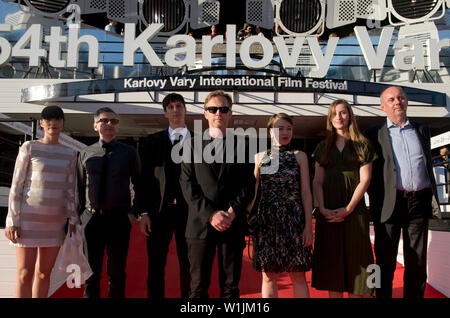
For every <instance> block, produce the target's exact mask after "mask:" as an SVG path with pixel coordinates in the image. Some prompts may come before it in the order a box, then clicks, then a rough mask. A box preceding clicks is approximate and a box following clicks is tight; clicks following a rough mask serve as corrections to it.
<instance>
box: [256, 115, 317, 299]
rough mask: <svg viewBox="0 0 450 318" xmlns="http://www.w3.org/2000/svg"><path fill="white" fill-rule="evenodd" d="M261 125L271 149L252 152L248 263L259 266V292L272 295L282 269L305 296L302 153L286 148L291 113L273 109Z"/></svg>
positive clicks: (307, 261) (306, 216) (306, 204)
mask: <svg viewBox="0 0 450 318" xmlns="http://www.w3.org/2000/svg"><path fill="white" fill-rule="evenodd" d="M267 127H268V129H269V133H270V135H271V137H272V149H271V150H270V151H267V152H264V153H259V154H256V156H255V177H256V180H257V182H256V187H258V185H259V186H260V190H261V199H260V201H259V205H258V212H257V220H258V221H257V223H258V232H257V233H256V234H255V235H254V237H253V239H254V240H253V241H254V243H253V255H254V257H253V267H254V268H255V269H256V270H257V271H260V272H262V297H264V298H273V297H278V284H277V276H278V273H282V272H289V274H290V278H291V281H292V284H293V287H294V297H309V290H308V284H307V282H306V277H305V271H308V270H310V268H311V262H312V260H311V258H312V257H311V245H312V239H313V235H312V223H311V222H312V221H311V219H312V216H311V211H312V195H311V190H310V179H309V171H308V169H309V168H308V158H307V156H306V154H305V153H304V152H301V151H296V150H295V151H294V150H292V149H290V148H289V143H290V141H291V138H292V119H291V117H289V116H288V115H286V114H283V113H280V114H277V115H274V116H272V118H271V119H270V120H269V123H268V125H267ZM277 159H279V160H277ZM256 190H257V189H256ZM253 204H254V201H253V203H252V204H251V206H250V208H251V207H252V206H253Z"/></svg>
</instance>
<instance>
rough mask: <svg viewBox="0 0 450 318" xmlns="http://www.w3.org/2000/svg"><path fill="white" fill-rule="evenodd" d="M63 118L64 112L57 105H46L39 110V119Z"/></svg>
mask: <svg viewBox="0 0 450 318" xmlns="http://www.w3.org/2000/svg"><path fill="white" fill-rule="evenodd" d="M53 118H55V119H61V118H62V119H64V112H63V110H62V109H61V107H59V106H56V105H54V106H47V107H45V108H44V109H43V110H42V112H41V119H53Z"/></svg>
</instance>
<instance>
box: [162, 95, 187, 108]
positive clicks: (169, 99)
mask: <svg viewBox="0 0 450 318" xmlns="http://www.w3.org/2000/svg"><path fill="white" fill-rule="evenodd" d="M174 102H175V103H176V102H180V103H181V104H183V106H184V107H186V103H185V102H184V98H183V96H181V95H180V94H177V93H170V94H169V95H167V96H166V97H164V99H163V101H162V106H163V109H164V111H166V108H167V106H168V105H169V104H170V103H174Z"/></svg>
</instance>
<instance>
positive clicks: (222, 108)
mask: <svg viewBox="0 0 450 318" xmlns="http://www.w3.org/2000/svg"><path fill="white" fill-rule="evenodd" d="M205 109H206V110H207V111H208V112H210V113H211V114H215V113H217V110H219V111H220V113H221V114H226V113H228V112H229V111H230V107H228V106H220V107H217V106H210V107H206V108H205Z"/></svg>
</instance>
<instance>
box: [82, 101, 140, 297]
mask: <svg viewBox="0 0 450 318" xmlns="http://www.w3.org/2000/svg"><path fill="white" fill-rule="evenodd" d="M94 130H95V131H96V132H98V134H99V137H100V140H99V142H97V143H95V144H93V145H91V146H89V147H86V148H85V149H83V150H82V151H81V152H80V154H79V157H78V164H77V205H78V213H79V214H80V220H81V224H82V231H83V233H82V234H83V238H84V244H85V253H86V255H87V258H88V261H89V265H90V266H91V269H92V271H93V274H92V276H91V277H90V278H89V279H88V280H87V281H86V285H85V291H84V297H86V298H99V297H100V279H101V272H102V267H103V255H104V251H105V248H106V255H107V265H106V266H107V274H108V276H109V291H108V296H109V297H110V298H124V297H125V277H126V274H125V266H126V260H127V255H128V245H129V241H130V230H131V224H132V223H134V222H135V217H134V215H136V212H135V211H134V209H135V204H134V202H133V208H132V207H131V203H132V202H131V191H130V179H131V182H132V183H133V187H134V192H135V193H136V192H137V191H138V189H137V185H138V176H139V173H140V167H141V164H140V160H139V156H138V154H137V152H136V150H135V149H134V148H133V147H131V146H128V145H126V144H123V143H121V142H118V141H117V140H116V135H117V132H118V130H119V119H118V116H117V114H116V113H115V112H114V111H113V110H112V109H110V108H108V107H104V108H100V109H99V110H97V112H96V114H95V116H94ZM135 197H136V196H135ZM134 201H135V200H134Z"/></svg>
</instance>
